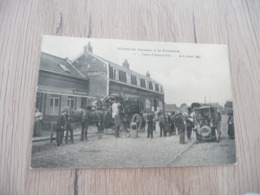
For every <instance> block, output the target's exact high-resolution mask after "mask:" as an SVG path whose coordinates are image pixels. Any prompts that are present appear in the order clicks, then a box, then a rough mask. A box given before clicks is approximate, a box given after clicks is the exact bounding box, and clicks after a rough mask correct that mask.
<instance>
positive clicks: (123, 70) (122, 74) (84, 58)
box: [72, 44, 164, 112]
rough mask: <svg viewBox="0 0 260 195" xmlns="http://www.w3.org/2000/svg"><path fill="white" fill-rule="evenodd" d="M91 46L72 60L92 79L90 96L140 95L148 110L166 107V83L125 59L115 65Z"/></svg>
mask: <svg viewBox="0 0 260 195" xmlns="http://www.w3.org/2000/svg"><path fill="white" fill-rule="evenodd" d="M92 51H93V49H92V47H91V46H90V44H89V45H87V46H85V48H84V52H83V53H82V54H80V55H79V56H78V57H77V58H76V59H75V60H74V61H73V62H72V64H73V66H74V67H76V68H77V69H78V70H79V71H80V72H81V73H82V74H83V75H84V76H85V77H87V78H88V79H89V95H90V96H95V97H99V98H102V97H105V96H108V95H111V94H123V95H125V96H126V97H128V98H129V99H131V98H135V97H139V98H142V100H143V104H144V105H143V108H144V111H145V112H150V111H159V110H164V91H163V86H162V85H161V84H160V83H158V82H157V81H155V80H153V79H152V78H151V75H150V74H149V72H147V73H146V75H142V74H139V73H137V72H135V71H133V70H131V69H130V65H129V63H128V61H127V60H125V61H124V62H123V63H122V65H118V64H115V63H113V62H111V61H108V60H106V59H103V58H101V57H99V56H96V55H95V54H93V52H92Z"/></svg>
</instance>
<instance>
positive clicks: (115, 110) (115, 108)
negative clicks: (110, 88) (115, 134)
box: [112, 97, 121, 118]
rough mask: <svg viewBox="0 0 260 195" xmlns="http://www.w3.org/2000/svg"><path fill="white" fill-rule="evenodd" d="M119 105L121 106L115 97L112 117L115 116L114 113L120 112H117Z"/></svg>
mask: <svg viewBox="0 0 260 195" xmlns="http://www.w3.org/2000/svg"><path fill="white" fill-rule="evenodd" d="M120 106H121V104H120V103H119V101H118V97H115V100H114V102H113V104H112V117H113V118H114V117H115V115H116V113H119V114H120V112H119V109H120Z"/></svg>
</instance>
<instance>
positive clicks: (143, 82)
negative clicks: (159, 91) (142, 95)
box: [141, 79, 146, 88]
mask: <svg viewBox="0 0 260 195" xmlns="http://www.w3.org/2000/svg"><path fill="white" fill-rule="evenodd" d="M141 87H143V88H146V85H145V80H144V79H141Z"/></svg>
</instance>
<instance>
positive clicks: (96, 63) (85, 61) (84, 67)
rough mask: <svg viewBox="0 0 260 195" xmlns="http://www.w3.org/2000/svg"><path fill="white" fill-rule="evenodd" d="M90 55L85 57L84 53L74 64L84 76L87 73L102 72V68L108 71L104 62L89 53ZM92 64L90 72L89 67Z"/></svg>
mask: <svg viewBox="0 0 260 195" xmlns="http://www.w3.org/2000/svg"><path fill="white" fill-rule="evenodd" d="M88 54H89V55H85V54H84V53H82V54H81V55H80V56H78V57H77V58H76V59H75V60H74V61H73V62H72V64H73V65H74V66H75V67H76V68H77V69H78V70H79V71H80V72H81V73H83V74H85V75H86V72H88V71H100V67H102V69H104V70H106V67H105V66H104V63H105V62H104V61H103V60H101V59H99V58H98V57H96V56H95V55H93V54H91V53H88ZM89 64H91V65H93V66H91V70H89V67H88V65H89Z"/></svg>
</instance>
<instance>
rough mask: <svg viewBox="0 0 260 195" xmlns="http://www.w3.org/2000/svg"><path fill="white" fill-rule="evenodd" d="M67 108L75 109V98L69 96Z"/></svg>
mask: <svg viewBox="0 0 260 195" xmlns="http://www.w3.org/2000/svg"><path fill="white" fill-rule="evenodd" d="M67 106H68V107H70V108H72V109H74V106H75V98H74V97H73V96H68V99H67Z"/></svg>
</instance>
